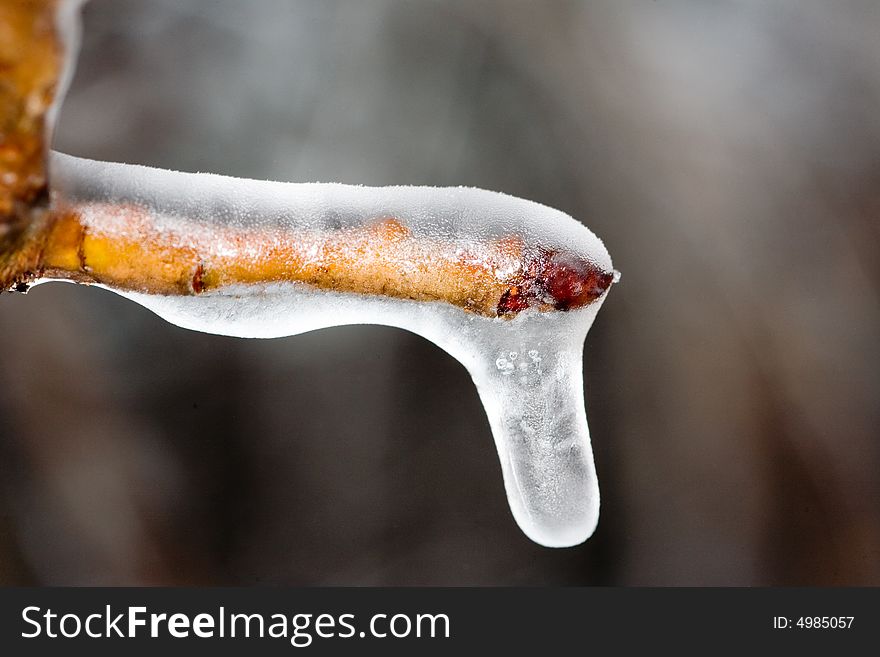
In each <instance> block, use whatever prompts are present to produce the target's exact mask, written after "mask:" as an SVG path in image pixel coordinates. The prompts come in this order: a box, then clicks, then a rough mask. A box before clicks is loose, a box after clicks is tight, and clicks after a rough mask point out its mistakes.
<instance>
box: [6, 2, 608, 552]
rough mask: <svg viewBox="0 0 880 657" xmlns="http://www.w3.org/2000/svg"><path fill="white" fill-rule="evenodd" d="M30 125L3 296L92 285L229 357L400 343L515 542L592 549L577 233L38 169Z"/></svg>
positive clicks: (592, 261) (328, 197) (408, 194)
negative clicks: (353, 333)
mask: <svg viewBox="0 0 880 657" xmlns="http://www.w3.org/2000/svg"><path fill="white" fill-rule="evenodd" d="M74 4H75V3H70V4H62V5H61V7H62V9H63V10H64V11H70V8H71V7H73V6H74ZM44 6H45V7H46V8H48V10H51V11H54V3H52V2H46V3H45V4H44ZM58 25H60V26H61V28H60V29H59V30H58V31H57V33H56V34H55V37H54V38H55V41H54V43H55V49H54V50H53V49H52V48H49V49H48V51H49V52H50V54H51V53H54V54H53V55H52V56H51V57H50V59H51V61H52V62H54V64H53V68H52V71H53V73H52V74H51V75H49V77H50V79H58V76H60V75H61V73H60V71H61V70H62V66H61V65H60V61H61V60H60V55H58V53H60V52H62V51H63V50H64V48H63V47H62V44H64V43H67V44H68V46H67V52H68V53H70V52H72V46H71V45H70V44H72V43H73V41H74V40H73V38H72V37H71V36H69V35H72V34H74V32H75V26H74V25H73V24H72V21H70V20H67V21H64V22H62V23H58ZM65 34H67V35H68V36H67V37H64V35H65ZM59 35H61V36H59ZM50 40H51V38H50ZM40 52H42V51H40ZM38 55H40V53H39V52H38V51H36V50H35V51H34V54H33V57H34V58H36V57H37V56H38ZM40 56H43V55H40ZM25 60H27V57H25ZM52 76H55V77H52ZM13 96H14V94H13ZM13 100H14V98H13ZM56 103H57V98H56ZM41 107H42V109H41V113H40V115H39V117H38V118H37V119H35V121H36V123H35V125H37V128H34V129H32V130H31V133H33V134H34V135H35V136H36V138H37V139H38V142H37V146H36V147H34V148H37V151H36V152H37V153H38V155H39V157H38V158H37V162H38V165H37V170H38V171H39V172H40V176H42V178H41V179H40V180H41V181H42V182H40V181H35V182H34V185H36V187H35V189H36V190H37V191H35V192H33V193H30V192H29V194H30V195H29V196H28V195H26V194H25V195H22V194H19V195H18V196H15V197H14V204H17V205H15V208H17V209H16V210H15V211H10V212H8V213H7V214H8V215H9V216H10V217H12V218H11V219H10V220H9V221H7V222H5V224H4V225H7V226H15V227H16V228H15V230H14V231H13V229H12V228H8V229H7V230H6V232H5V233H4V235H13V234H14V235H15V239H7V240H5V241H4V242H3V243H2V244H0V249H2V250H0V263H2V264H3V267H4V268H3V269H2V270H0V275H2V277H3V278H2V280H0V283H2V284H3V287H12V288H19V289H23V288H24V287H25V286H27V285H31V284H38V283H42V282H47V281H50V280H68V281H74V282H81V283H89V284H95V285H100V286H102V287H106V288H107V289H110V290H113V291H115V292H117V293H119V294H121V295H123V296H125V297H127V298H129V299H132V300H134V301H136V302H138V303H140V304H141V305H143V306H145V307H147V308H150V309H151V310H153V311H154V312H156V313H157V314H159V315H160V316H162V317H164V318H165V319H167V320H168V321H170V322H173V323H175V324H177V325H179V326H183V327H186V328H190V329H195V330H200V331H206V332H210V333H218V334H224V335H232V336H239V337H262V338H270V337H278V336H286V335H294V334H298V333H303V332H306V331H311V330H315V329H318V328H323V327H328V326H337V325H342V324H366V323H371V324H385V325H389V326H396V327H400V328H403V329H406V330H409V331H413V332H415V333H417V334H419V335H422V336H424V337H425V338H427V339H428V340H431V341H432V342H434V343H436V344H437V345H439V346H440V347H441V348H443V349H445V350H446V351H447V352H449V353H450V354H451V355H452V356H453V357H455V358H456V359H458V360H459V361H460V362H461V363H462V364H463V365H464V366H465V367H466V368H467V370H468V371H469V372H470V374H471V376H472V377H473V380H474V382H475V384H476V386H477V388H478V390H479V393H480V396H481V399H482V401H483V404H484V406H485V408H486V413H487V415H488V417H489V421H490V425H491V428H492V432H493V435H494V438H495V443H496V447H497V450H498V454H499V457H500V459H501V465H502V471H503V475H504V482H505V487H506V489H507V494H508V498H509V500H510V504H511V509H512V511H513V514H514V516H515V518H516V520H517V522H518V523H519V524H520V526H521V527H522V528H523V530H524V531H525V532H526V533H527V534H528V535H529V536H530V537H531V538H532V539H533V540H535V541H537V542H538V543H541V544H543V545H548V546H566V545H573V544H576V543H579V542H581V541H583V540H585V539H586V538H587V537H588V536H589V535H590V534H591V533H592V531H593V529H594V527H595V525H596V521H597V518H598V508H599V492H598V486H597V483H596V475H595V467H594V465H593V459H592V452H591V448H590V438H589V431H588V428H587V422H586V415H585V410H584V399H583V379H582V374H581V360H582V349H583V341H584V338H585V336H586V334H587V331H588V330H589V327H590V325H591V324H592V322H593V320H594V318H595V316H596V313H597V311H598V309H599V307H600V306H601V304H602V302H603V301H604V298H605V296H606V293H607V291H608V289H609V287H610V285H611V283H612V277H613V273H612V272H613V270H612V267H611V260H610V257H609V255H608V252H607V251H606V250H605V248H604V246H603V245H602V243H601V241H600V240H599V239H598V238H597V237H596V236H595V235H593V233H592V232H590V231H589V230H588V229H587V228H585V227H584V226H582V225H581V224H580V223H578V222H577V221H575V220H574V219H572V218H571V217H569V216H568V215H565V214H563V213H561V212H559V211H556V210H553V209H551V208H548V207H546V206H542V205H540V204H537V203H533V202H530V201H526V200H522V199H518V198H513V197H510V196H507V195H504V194H498V193H495V192H488V191H484V190H479V189H472V188H432V187H382V188H370V187H358V186H350V185H338V184H318V183H308V184H299V183H275V182H262V181H253V180H242V179H234V178H228V177H223V176H216V175H210V174H188V173H179V172H171V171H161V170H157V169H150V168H146V167H139V166H133V165H124V164H109V163H101V162H93V161H88V160H82V159H78V158H74V157H70V156H67V155H62V154H58V153H52V154H51V156H49V155H48V151H47V150H46V142H47V137H46V134H48V127H47V126H49V125H51V120H52V115H51V114H52V110H51V105H50V104H49V103H48V102H46V103H44V104H43V105H42V106H41ZM40 126H42V128H43V130H45V132H41V131H40V129H39V128H40ZM29 134H30V133H29ZM12 136H13V137H14V134H12ZM9 138H10V137H9V136H7V135H6V134H4V140H6V141H8V139H9ZM4 143H5V142H4ZM29 148H30V147H29ZM29 152H30V151H29ZM47 160H48V162H49V165H48V188H47V187H46V179H47V176H46V162H47ZM10 173H14V172H13V171H12V169H9V170H7V171H6V173H5V174H4V175H7V174H10ZM37 183H39V184H37ZM47 189H48V193H46V190H47ZM40 190H43V191H40ZM16 231H17V232H16Z"/></svg>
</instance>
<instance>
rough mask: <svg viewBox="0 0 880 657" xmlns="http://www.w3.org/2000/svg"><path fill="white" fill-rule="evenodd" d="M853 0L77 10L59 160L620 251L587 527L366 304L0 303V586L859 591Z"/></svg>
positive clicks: (873, 365) (865, 434)
mask: <svg viewBox="0 0 880 657" xmlns="http://www.w3.org/2000/svg"><path fill="white" fill-rule="evenodd" d="M878 35H880V3H877V2H874V1H872V0H864V1H862V2H857V1H853V2H835V3H829V2H818V1H795V0H788V1H785V2H782V1H780V2H763V1H760V0H751V1H740V2H734V1H727V2H722V1H718V2H696V1H694V2H675V1H671V0H663V1H660V2H651V1H648V0H638V1H636V0H632V1H625V2H612V1H611V0H608V1H606V2H576V1H573V0H559V1H552V2H551V1H542V2H537V1H535V2H525V1H510V0H505V1H502V0H447V1H434V2H430V1H427V0H423V1H409V2H407V1H403V0H333V1H330V0H321V1H318V0H297V1H281V0H251V1H249V2H240V1H232V0H227V1H206V0H199V1H195V0H188V1H187V2H178V1H176V0H93V1H92V2H91V3H89V4H88V5H87V7H86V11H85V32H84V38H83V48H82V53H81V57H80V60H79V65H78V69H77V73H76V78H75V80H74V82H73V86H72V89H71V91H70V94H69V96H68V99H67V101H66V103H65V105H64V107H63V111H62V115H61V123H60V126H59V129H58V133H57V138H56V148H58V149H59V150H63V151H66V152H69V153H72V154H75V155H80V156H85V157H92V158H100V159H107V160H119V161H125V162H136V163H141V164H148V165H155V166H160V167H167V168H175V169H183V170H189V171H214V172H218V173H224V174H231V175H236V176H247V177H252V178H271V179H278V180H292V181H342V182H351V183H365V184H374V185H384V184H400V183H409V184H427V185H458V184H465V185H474V186H479V187H485V188H489V189H494V190H499V191H504V192H508V193H511V194H515V195H518V196H523V197H526V198H530V199H533V200H536V201H540V202H542V203H546V204H548V205H551V206H554V207H557V208H560V209H561V210H564V211H566V212H568V213H570V214H572V215H573V216H575V217H577V218H579V219H580V220H581V221H583V222H584V223H585V224H587V225H588V226H590V227H591V228H592V229H593V230H594V231H595V232H596V233H597V234H598V235H600V236H601V237H602V238H603V239H604V240H605V242H606V245H607V246H608V248H609V250H610V251H611V254H612V256H613V257H614V260H615V266H616V267H617V268H618V269H620V270H621V271H622V272H623V280H622V282H621V284H620V285H619V286H616V287H615V288H614V290H613V292H612V294H611V296H610V297H609V299H608V301H607V303H606V304H605V306H604V308H603V310H602V311H601V313H600V314H599V318H598V320H597V322H596V325H595V326H594V328H593V330H592V332H591V334H590V336H589V337H588V342H587V353H586V358H585V363H584V369H585V374H586V376H587V383H586V387H587V406H588V411H589V419H590V424H591V428H592V432H593V441H594V449H595V454H596V462H597V467H598V471H599V479H600V486H601V488H602V494H603V500H602V505H603V506H602V515H601V519H600V524H599V528H598V531H597V533H596V534H595V536H594V537H593V538H592V539H590V541H588V542H587V543H586V544H584V545H583V546H580V547H577V548H572V549H566V550H548V549H544V548H541V547H538V546H536V545H534V544H532V543H530V542H529V541H528V539H526V538H525V537H524V536H523V535H522V534H521V533H520V531H519V530H518V529H517V527H516V525H515V524H514V522H513V520H512V518H511V516H510V513H509V511H508V509H507V503H506V500H505V498H504V493H503V488H502V483H501V473H500V468H499V465H498V463H497V458H496V456H495V453H494V447H493V445H492V440H491V437H490V433H489V427H488V423H487V421H486V419H485V418H484V416H483V413H482V409H481V408H480V406H479V403H478V400H477V395H476V393H475V391H474V390H473V389H472V384H471V383H470V380H469V378H468V376H467V374H466V373H465V371H464V369H463V368H462V367H460V366H459V365H458V364H457V363H456V362H455V361H453V360H452V359H451V358H449V357H448V356H447V355H446V354H444V353H443V352H441V351H439V350H438V349H437V348H435V347H433V346H432V345H430V344H429V343H427V342H425V341H424V340H422V339H420V338H418V337H416V336H413V335H410V334H407V333H404V332H401V331H397V330H393V329H389V328H380V327H349V328H339V329H331V330H325V331H321V332H318V333H313V334H309V335H305V336H299V337H294V338H288V339H281V340H272V341H247V340H236V339H230V338H222V337H215V336H209V335H203V334H199V333H193V332H188V331H185V330H183V329H179V328H176V327H174V326H171V325H169V324H166V323H164V322H162V321H161V320H159V319H158V318H157V317H155V316H153V315H152V314H151V313H149V312H148V311H146V310H144V309H142V308H140V307H138V306H136V305H134V304H132V303H130V302H127V301H125V300H123V299H121V298H118V297H115V296H113V295H111V294H109V293H107V292H103V291H101V290H96V289H87V288H84V287H75V286H72V285H60V284H55V285H48V286H43V287H40V288H37V289H35V290H33V291H32V292H31V293H30V294H28V295H27V297H23V296H21V295H4V296H3V297H2V298H0V332H2V333H0V334H2V335H3V336H4V337H5V339H4V340H3V343H2V345H0V583H3V584H157V583H163V584H184V583H186V584H257V583H283V584H351V585H371V584H453V585H460V584H474V585H483V584H502V585H503V584H549V585H566V584H614V585H646V584H659V585H700V584H722V585H767V584H794V585H805V584H880V436H878V426H880V423H878V420H880V417H878V415H880V380H878V362H880V359H878V356H880V353H878V344H880V258H878V237H880V222H878V219H880V37H878Z"/></svg>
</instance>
